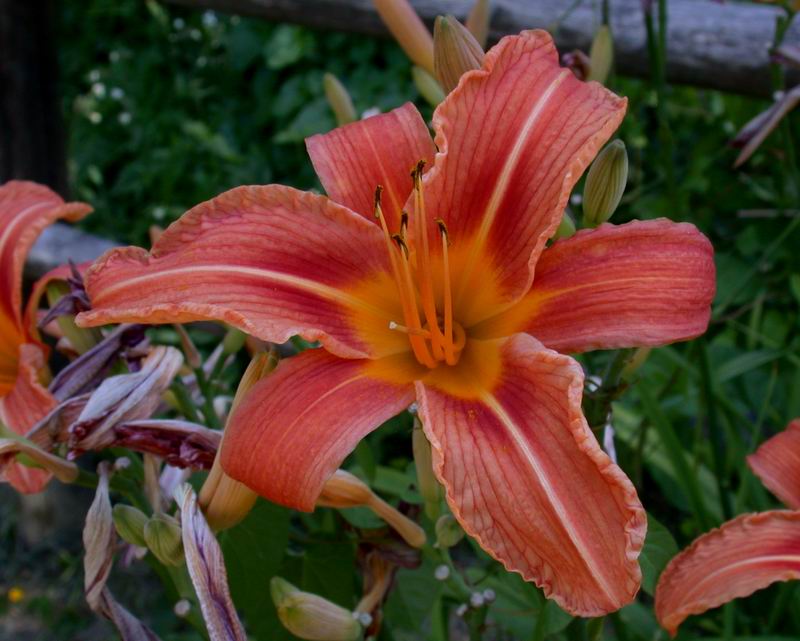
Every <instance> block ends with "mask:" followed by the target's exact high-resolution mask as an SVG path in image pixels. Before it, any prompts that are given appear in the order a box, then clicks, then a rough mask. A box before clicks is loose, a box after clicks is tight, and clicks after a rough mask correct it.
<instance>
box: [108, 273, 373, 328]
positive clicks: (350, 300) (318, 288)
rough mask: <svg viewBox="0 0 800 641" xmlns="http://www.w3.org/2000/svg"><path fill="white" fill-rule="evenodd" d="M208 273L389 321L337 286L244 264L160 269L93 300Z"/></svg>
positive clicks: (120, 282)
mask: <svg viewBox="0 0 800 641" xmlns="http://www.w3.org/2000/svg"><path fill="white" fill-rule="evenodd" d="M209 272H210V273H212V274H219V273H229V274H240V275H245V276H253V277H255V278H260V279H263V280H267V281H274V282H277V283H282V284H285V285H291V286H293V287H296V288H298V289H302V290H305V291H308V292H310V293H312V294H316V295H317V296H320V297H323V298H327V299H329V300H332V301H334V302H337V303H340V304H343V305H346V306H349V307H357V308H362V309H366V310H368V311H370V312H371V313H373V314H375V315H376V316H386V317H387V318H388V316H387V312H386V311H384V310H382V309H380V308H378V307H375V306H373V305H370V304H369V303H368V302H366V301H365V300H363V299H361V298H357V297H356V296H351V295H350V294H348V293H346V292H344V291H342V290H341V289H338V288H336V287H331V286H330V285H324V284H322V283H319V282H317V281H314V280H310V279H308V278H303V277H301V276H292V275H291V274H286V273H283V272H278V271H274V270H271V269H263V268H259V267H245V266H242V265H197V266H193V267H173V268H171V269H160V270H158V271H157V272H154V273H152V274H144V275H142V276H135V277H133V278H128V279H125V280H121V281H119V282H117V283H115V284H113V285H111V286H109V287H105V288H103V290H102V291H101V292H100V293H99V294H98V295H97V296H95V297H94V299H93V302H94V303H95V304H96V305H98V304H99V303H100V302H101V301H102V300H103V298H104V297H106V296H109V295H110V294H113V293H114V292H117V291H118V290H120V289H126V288H128V287H135V286H137V285H140V284H143V283H146V282H148V281H153V280H156V281H157V280H160V279H161V278H163V277H164V276H173V275H179V274H201V273H209Z"/></svg>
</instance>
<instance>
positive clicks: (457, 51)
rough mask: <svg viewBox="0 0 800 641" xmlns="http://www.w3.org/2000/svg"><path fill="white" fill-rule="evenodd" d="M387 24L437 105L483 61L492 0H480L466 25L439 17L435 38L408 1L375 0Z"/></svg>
mask: <svg viewBox="0 0 800 641" xmlns="http://www.w3.org/2000/svg"><path fill="white" fill-rule="evenodd" d="M374 3H375V7H376V9H377V10H378V13H379V15H380V17H381V19H382V20H383V22H384V24H385V25H386V27H387V28H388V29H389V31H390V32H391V33H392V35H393V36H394V38H395V40H397V43H398V44H399V45H400V47H402V49H403V51H405V53H406V55H407V56H408V57H409V59H410V60H411V62H412V63H413V64H414V67H413V68H412V76H413V78H414V83H415V85H416V86H417V89H418V90H419V92H420V94H421V95H422V97H423V98H425V100H426V101H428V102H429V103H430V104H431V105H433V106H434V107H435V106H436V105H438V104H439V103H440V102H441V101H442V100H444V97H445V95H446V94H448V93H450V92H451V91H452V90H453V89H455V87H456V86H457V85H458V82H459V79H460V78H461V76H462V75H463V74H465V73H467V72H468V71H472V70H473V69H480V67H481V64H482V63H483V55H484V47H485V46H486V41H487V39H488V35H489V21H490V15H489V14H490V12H489V2H488V0H477V1H476V2H475V3H474V5H473V7H472V10H471V11H470V13H469V16H468V17H467V21H466V26H464V25H462V24H461V23H460V22H459V21H458V20H457V19H456V18H454V17H453V16H446V17H443V16H439V17H438V18H437V19H436V22H435V25H434V33H433V37H431V34H430V32H429V31H428V29H427V27H426V26H425V25H424V24H423V22H422V20H420V18H419V16H418V15H417V14H416V12H415V11H414V8H413V7H412V6H411V5H410V4H409V2H408V0H374Z"/></svg>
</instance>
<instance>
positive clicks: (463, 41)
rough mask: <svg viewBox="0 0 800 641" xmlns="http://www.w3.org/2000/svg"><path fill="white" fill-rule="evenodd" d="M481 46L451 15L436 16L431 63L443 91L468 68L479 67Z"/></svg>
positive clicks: (452, 86)
mask: <svg viewBox="0 0 800 641" xmlns="http://www.w3.org/2000/svg"><path fill="white" fill-rule="evenodd" d="M483 57H484V53H483V49H482V48H481V45H480V44H479V43H478V41H477V40H475V37H474V36H473V35H472V34H471V33H470V32H469V30H468V29H467V28H466V27H465V26H464V25H462V24H461V23H460V22H459V21H458V20H456V19H455V18H454V17H453V16H439V17H438V18H436V22H435V23H434V27H433V67H434V69H435V71H436V77H437V78H438V79H439V83H440V84H441V85H442V87H443V88H444V90H445V92H446V93H450V92H451V91H452V90H453V89H455V88H456V86H457V85H458V81H459V79H460V78H461V76H462V75H463V74H465V73H466V72H467V71H472V70H474V69H480V68H481V65H482V64H483Z"/></svg>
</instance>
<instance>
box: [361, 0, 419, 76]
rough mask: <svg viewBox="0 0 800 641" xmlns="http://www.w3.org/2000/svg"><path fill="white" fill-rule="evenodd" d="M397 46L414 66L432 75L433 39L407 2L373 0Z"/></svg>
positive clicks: (406, 0) (404, 0) (405, 0)
mask: <svg viewBox="0 0 800 641" xmlns="http://www.w3.org/2000/svg"><path fill="white" fill-rule="evenodd" d="M373 2H374V4H375V8H376V9H377V10H378V14H379V15H380V17H381V20H383V23H384V24H385V25H386V27H387V28H388V29H389V31H390V32H391V34H392V35H393V36H394V39H395V40H397V44H399V45H400V47H402V49H403V51H405V52H406V55H407V56H408V57H409V58H410V59H411V62H413V63H414V64H415V65H416V66H418V67H422V68H423V69H424V70H425V71H427V72H428V73H429V74H432V73H433V39H432V38H431V34H430V32H429V31H428V29H427V27H426V26H425V25H424V24H423V23H422V20H420V18H419V16H418V15H417V12H416V11H414V8H413V7H412V6H411V5H410V4H409V2H408V0H373Z"/></svg>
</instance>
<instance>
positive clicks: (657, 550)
mask: <svg viewBox="0 0 800 641" xmlns="http://www.w3.org/2000/svg"><path fill="white" fill-rule="evenodd" d="M677 553H678V544H677V543H675V539H674V538H672V534H670V533H669V530H668V529H667V528H665V527H664V526H663V525H662V524H661V523H659V522H658V521H657V520H656V518H655V517H654V516H653V515H652V514H649V513H648V515H647V538H645V540H644V548H643V549H642V554H641V556H640V557H639V565H641V566H642V589H643V590H644V591H645V592H647V594H650V595H653V594H655V591H656V582H657V581H658V577H659V575H660V574H661V572H662V571H663V570H664V568H665V567H666V565H667V563H669V560H670V559H671V558H672V557H673V556H675V555H676V554H677Z"/></svg>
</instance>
